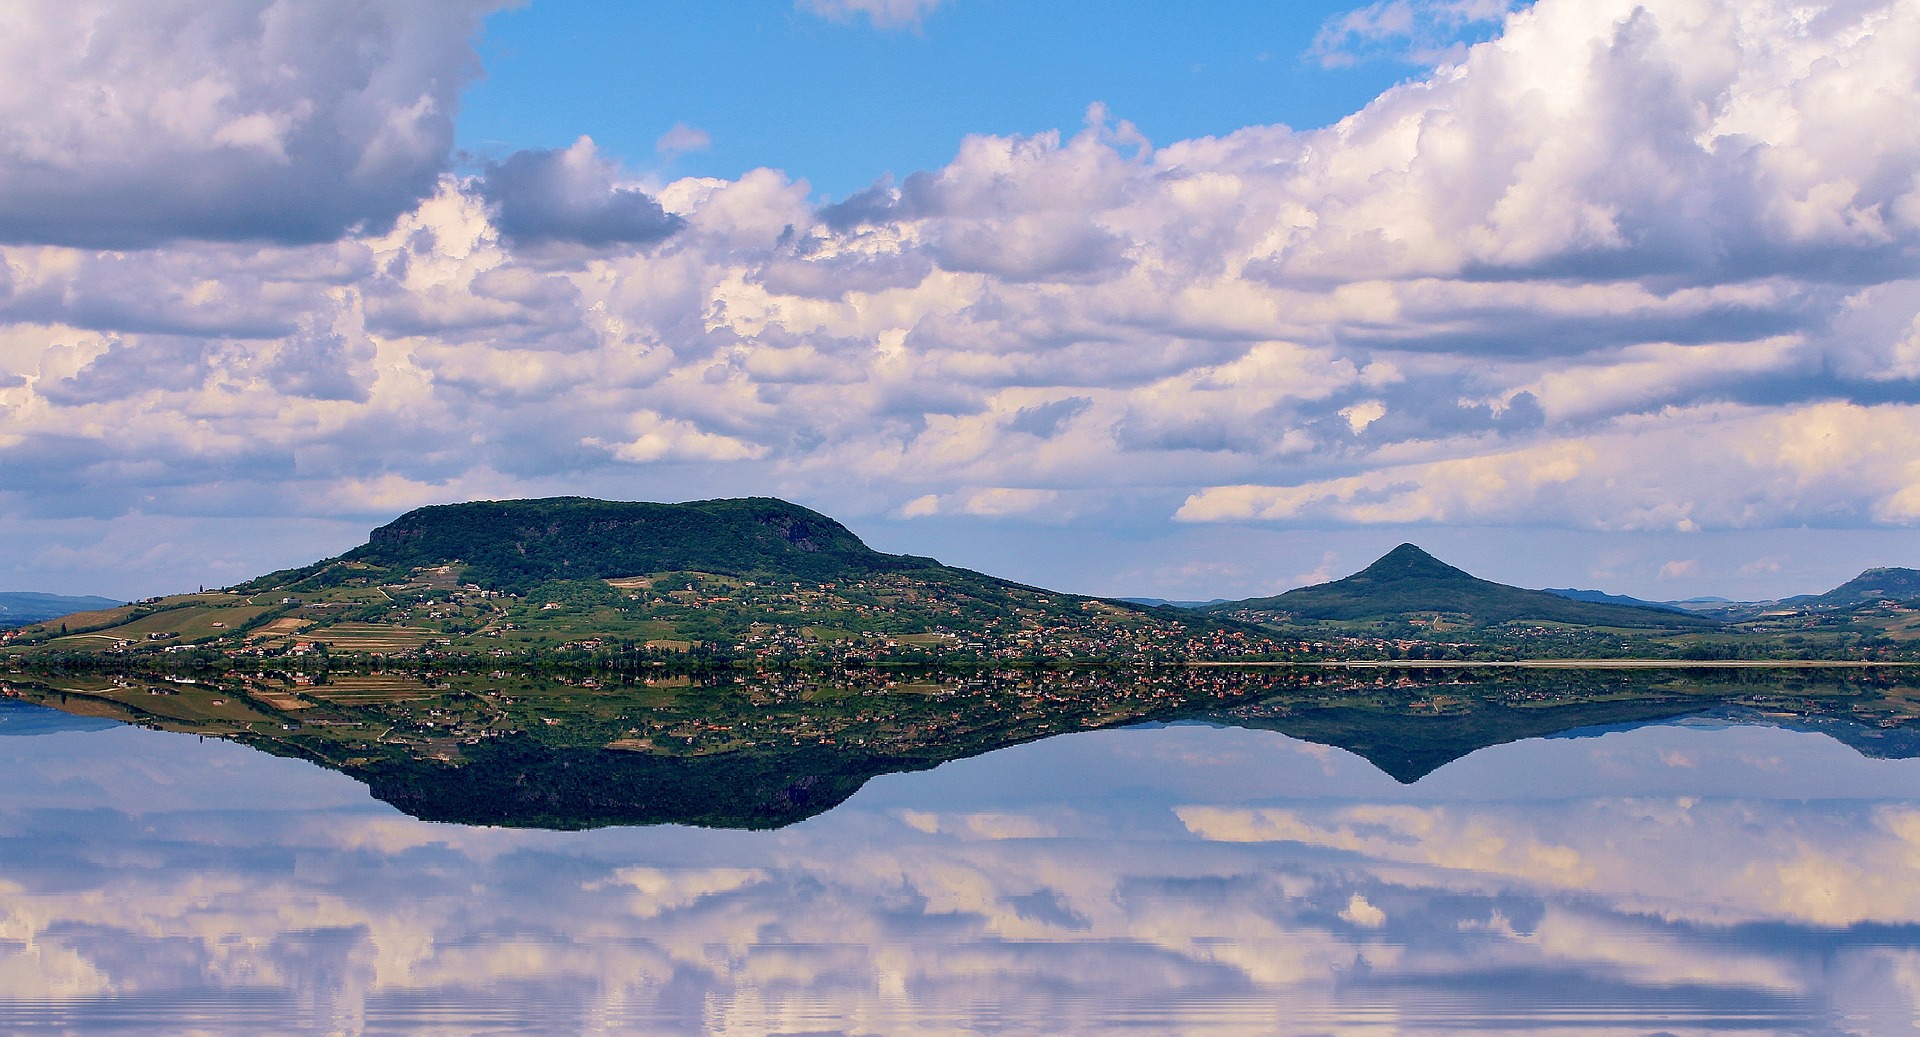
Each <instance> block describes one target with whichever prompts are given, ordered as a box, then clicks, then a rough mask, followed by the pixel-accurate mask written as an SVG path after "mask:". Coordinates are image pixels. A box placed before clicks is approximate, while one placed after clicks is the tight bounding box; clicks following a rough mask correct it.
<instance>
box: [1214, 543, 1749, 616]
mask: <svg viewBox="0 0 1920 1037" xmlns="http://www.w3.org/2000/svg"><path fill="white" fill-rule="evenodd" d="M1201 611H1202V612H1206V613H1209V614H1212V615H1223V616H1224V615H1233V616H1249V615H1258V616H1271V617H1273V618H1275V619H1286V620H1291V621H1294V622H1314V621H1318V620H1376V619H1400V618H1404V617H1407V616H1411V615H1418V614H1422V613H1428V614H1442V615H1449V616H1455V617H1462V618H1463V619H1464V622H1465V623H1467V624H1468V625H1473V626H1492V625H1495V624H1499V623H1509V622H1514V621H1518V620H1533V621H1538V622H1546V623H1573V624H1580V625H1585V626H1599V627H1630V628H1675V629H1680V628H1704V627H1713V626H1717V625H1718V624H1717V623H1715V622H1714V621H1713V620H1711V619H1706V618H1703V617H1700V616H1691V615H1685V614H1681V613H1677V612H1669V611H1666V610H1664V609H1656V608H1641V607H1638V606H1634V605H1617V604H1612V603H1609V602H1596V601H1576V600H1574V599H1571V598H1563V597H1561V596H1560V595H1558V594H1549V593H1547V592H1546V591H1535V590H1525V589H1523V588H1520V587H1509V586H1507V585H1506V584H1502V583H1494V582H1493V581H1491V580H1483V579H1480V578H1479V577H1477V576H1474V575H1472V574H1470V573H1467V572H1464V571H1462V570H1460V569H1456V568H1454V567H1453V566H1451V565H1448V564H1447V563H1445V562H1442V561H1441V560H1439V559H1438V558H1435V557H1434V556H1432V555H1430V554H1428V553H1426V552H1425V551H1422V550H1420V549H1419V548H1418V547H1415V546H1413V545H1412V544H1401V545H1400V546H1399V547H1396V548H1394V549H1393V550H1391V551H1389V552H1387V553H1386V554H1385V555H1384V556H1382V557H1381V558H1380V560H1379V561H1377V562H1374V563H1373V564H1372V565H1369V566H1367V567H1366V568H1365V569H1362V570H1360V571H1359V572H1357V573H1354V574H1353V575H1352V576H1349V577H1347V578H1346V579H1343V580H1334V581H1333V582H1331V583H1322V584H1318V585H1316V586H1312V587H1301V588H1299V589H1297V590H1290V591H1288V592H1286V593H1285V594H1278V595H1274V596H1273V597H1268V598H1251V599H1248V600H1245V601H1229V602H1225V603H1223V604H1219V605H1212V606H1209V607H1207V608H1205V609H1202V610H1201Z"/></svg>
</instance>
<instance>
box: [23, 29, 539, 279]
mask: <svg viewBox="0 0 1920 1037" xmlns="http://www.w3.org/2000/svg"><path fill="white" fill-rule="evenodd" d="M500 4H501V0H452V2H448V3H434V4H403V3H352V4H308V3H296V2H291V0H156V2H153V3H141V4H137V5H128V4H119V3H112V2H108V0H73V2H69V0H21V2H19V3H12V4H9V5H7V9H6V11H5V13H4V14H0V69H3V70H4V72H0V77H4V79H3V80H0V87H3V88H0V121H4V122H5V123H6V125H7V128H8V129H7V133H6V136H5V139H4V141H0V240H5V241H12V242H43V243H54V244H69V245H84V246H102V247H116V248H117V247H139V246H145V245H152V244H156V243H159V242H164V241H169V240H177V239H193V238H200V239H216V240H273V241H291V242H305V241H320V240H327V239H331V238H334V237H337V236H339V235H341V234H343V233H346V232H348V231H350V230H352V229H354V228H359V227H366V228H379V227H381V226H382V225H384V224H387V223H390V222H392V220H393V218H394V217H396V216H398V215H400V214H401V213H403V212H405V211H407V210H409V209H411V208H413V207H414V206H415V205H417V204H418V203H419V202H420V200H421V198H423V197H425V196H426V195H427V194H429V193H431V192H432V191H433V189H434V186H435V184H436V182H437V179H438V177H439V174H440V171H441V169H442V167H443V165H444V163H445V161H446V158H447V153H448V149H449V148H450V146H451V144H452V140H453V114H454V111H455V109H456V108H457V106H458V101H459V91H460V89H461V88H462V87H463V86H464V85H465V84H466V83H467V82H468V81H469V80H471V79H472V78H473V76H474V75H475V74H476V73H477V72H478V66H477V63H476V61H475V58H474V55H473V52H472V48H471V45H470V42H469V41H470V39H471V37H472V36H473V34H474V32H475V31H476V30H477V29H478V27H479V20H480V18H481V16H482V15H483V14H485V13H486V12H487V11H488V10H490V9H492V8H495V7H498V6H500Z"/></svg>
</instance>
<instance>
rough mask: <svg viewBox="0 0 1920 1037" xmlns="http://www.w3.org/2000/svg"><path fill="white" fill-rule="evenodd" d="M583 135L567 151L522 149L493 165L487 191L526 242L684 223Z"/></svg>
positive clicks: (634, 237) (663, 229)
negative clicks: (626, 181)
mask: <svg viewBox="0 0 1920 1037" xmlns="http://www.w3.org/2000/svg"><path fill="white" fill-rule="evenodd" d="M617 173H618V169H617V167H616V166H614V164H613V163H611V162H608V161H606V160H604V159H602V158H601V157H600V154H599V150H598V149H597V148H595V147H594V144H593V140H592V139H591V138H588V137H581V138H580V139H579V140H577V141H575V142H574V143H573V146H572V147H569V148H567V149H566V150H564V151H561V150H550V151H519V152H515V153H514V154H512V155H509V156H507V158H505V159H503V160H502V161H499V162H495V163H492V164H490V165H488V166H487V171H486V175H485V177H484V178H483V179H482V182H481V186H480V193H481V196H482V197H484V198H486V200H487V202H488V204H489V205H490V206H491V207H492V212H493V218H494V225H495V226H497V227H498V228H499V229H500V231H501V233H503V234H505V235H507V237H509V238H511V239H513V240H514V241H515V242H518V243H522V244H533V245H537V244H544V243H547V242H555V241H566V242H574V243H577V244H581V245H616V244H624V245H642V244H648V243H651V242H655V241H659V240H660V239H662V238H665V237H667V236H668V235H670V234H672V233H673V232H674V231H676V230H679V229H680V224H681V220H680V219H679V218H678V217H676V216H671V215H668V214H667V212H666V210H664V209H662V208H661V207H660V203H659V202H658V201H656V200H655V199H653V198H652V197H650V196H649V195H648V194H647V193H646V192H645V191H642V190H640V189H639V188H637V187H627V186H623V185H621V184H619V183H617V182H616V179H615V178H616V175H617Z"/></svg>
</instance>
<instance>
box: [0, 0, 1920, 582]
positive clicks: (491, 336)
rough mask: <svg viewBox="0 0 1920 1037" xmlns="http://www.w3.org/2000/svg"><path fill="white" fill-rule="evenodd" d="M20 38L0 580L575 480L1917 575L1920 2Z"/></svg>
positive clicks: (1341, 540)
mask: <svg viewBox="0 0 1920 1037" xmlns="http://www.w3.org/2000/svg"><path fill="white" fill-rule="evenodd" d="M0 77H4V86H5V89H4V90H0V119H3V120H4V124H5V125H6V126H7V127H8V132H7V133H6V134H5V135H4V136H0V543H4V544H6V545H7V549H6V550H5V551H4V552H0V589H19V590H44V591H55V592H65V593H98V594H107V595H110V596H116V597H134V596H143V595H147V594H154V593H165V592H172V591H179V590H183V589H191V588H192V587H194V586H199V585H208V586H212V585H220V584H224V583H230V582H235V581H238V580H240V579H243V578H246V577H249V576H252V575H256V574H258V573H261V572H264V571H268V570H271V569H275V568H281V567H285V566H290V565H295V564H299V563H302V562H306V561H309V560H312V559H314V558H317V557H321V556H325V555H329V554H333V553H337V552H339V551H342V550H345V549H347V548H349V547H351V546H353V545H355V544H357V543H359V542H361V541H362V540H363V539H364V537H365V534H366V531H367V530H368V529H370V528H372V527H373V526H375V525H378V524H380V523H382V522H385V521H388V520H390V519H392V518H393V517H395V516H397V515H398V514H400V513H401V512H403V511H405V510H408V509H410V508H413V507H418V506H421V505H425V504H433V503H444V502H450V501H458V500H469V499H477V498H502V497H522V496H545V495H554V494H583V495H589V496H598V497H604V498H612V499H633V500H688V499H700V498H706V497H716V496H748V495H772V496H780V497H785V498H787V499H790V500H794V501H797V502H799V503H802V504H805V505H807V506H810V507H813V508H816V509H818V510H821V511H823V512H825V513H827V514H829V515H832V516H834V517H836V518H838V519H840V520H842V521H843V522H845V523H846V524H847V525H848V526H850V527H851V528H852V529H853V530H854V531H855V532H857V533H859V534H860V535H861V536H863V537H864V538H866V539H867V540H868V542H869V543H871V544H873V545H874V546H876V547H879V548H881V549H884V550H891V551H907V552H912V553H916V554H930V555H933V556H936V557H939V558H941V559H942V560H944V561H948V562H951V563H954V564H960V565H966V566H969V567H972V568H976V569H981V570H984V571H988V572H993V573H996V574H998V575H1004V576H1008V577H1011V578H1015V579H1019V580H1022V581H1026V582H1031V583H1038V584H1042V585H1047V586H1052V587H1057V588H1060V589H1064V590H1071V591H1080V592H1088V593H1099V594H1116V595H1119V594H1127V595H1148V596H1158V597H1168V598H1182V599H1184V598H1202V599H1204V598H1213V597H1241V596H1246V595H1252V594H1262V593H1272V592H1275V591H1278V590H1283V589H1286V588H1288V587H1292V586H1297V585H1300V584H1304V583H1311V582H1318V581H1321V580H1325V579H1328V578H1332V577H1337V576H1341V575H1344V574H1346V573H1349V572H1352V571H1354V570H1356V569H1358V568H1360V567H1362V566H1364V565H1365V564H1366V563H1367V562H1368V561H1370V560H1371V559H1372V558H1373V557H1375V556H1377V555H1379V554H1381V553H1383V552H1384V551H1386V550H1387V549H1389V548H1391V547H1393V546H1394V545H1395V544H1397V543H1400V542H1402V541H1412V542H1416V543H1419V544H1421V545H1423V546H1425V547H1427V548H1428V549H1429V550H1432V551H1434V552H1435V553H1436V554H1438V555H1440V556H1441V557H1442V558H1444V559H1446V560H1448V561H1451V562H1454V563H1455V564H1458V565H1461V566H1463V567H1465V568H1467V569H1469V570H1470V571H1473V572H1475V573H1477V574H1480V575H1484V576H1487V577H1489V578H1493V579H1499V580H1503V581H1505V582H1510V583H1519V584H1524V585H1529V586H1580V587H1596V588H1600V589H1605V590H1611V591H1616V592H1624V593H1631V594H1637V595H1641V596H1644V597H1651V598H1660V599H1672V598H1683V597H1689V596H1694V595H1702V594H1719V595H1725V596H1729V597H1739V598H1765V597H1775V596H1780V595H1785V594H1791V593H1800V592H1812V591H1819V590H1823V589H1825V588H1827V587H1831V586H1833V585H1835V584H1837V583H1839V582H1840V581H1842V580H1844V579H1846V578H1847V577H1849V576H1851V575H1853V574H1854V573H1856V572H1858V571H1860V570H1861V569H1863V568H1866V567H1868V566H1875V565H1920V536H1917V535H1916V528H1915V527H1916V522H1920V446H1917V445H1916V444H1920V120H1915V119H1913V118H1912V111H1913V108H1914V103H1915V100H1916V98H1920V7H1916V6H1915V5H1914V4H1912V3H1909V2H1904V0H1830V2H1825V3H1793V4H1788V3H1785V2H1778V0H1643V2H1640V3H1633V2H1628V0H1539V2H1537V3H1534V4H1532V5H1526V6H1522V5H1518V4H1509V3H1507V2H1506V0H1381V2H1378V3H1374V4H1371V5H1368V6H1353V5H1351V4H1344V3H1301V4H1273V3H1250V2H1240V3H1229V2H1225V0H1218V2H1197V3H1193V4H1182V5H1165V4H1156V5H1150V4H1145V3H1115V4H1111V5H1101V6H1099V7H1097V8H1094V7H1092V6H1091V5H1067V4H1061V3H1033V4H1013V3H1009V2H1004V0H750V2H743V3H740V4H736V5H727V6H725V7H721V6H720V5H712V4H695V3H673V4H668V3H650V4H643V3H635V4H623V5H590V4H585V3H579V2H566V0H551V2H548V0H533V2H531V3H527V4H522V5H517V6H514V5H509V4H505V3H502V2H498V0H445V2H439V3H433V4H423V3H410V2H399V0H390V2H379V0H363V2H359V3H351V4H340V3H316V2H294V0H196V2H186V0H153V2H149V3H143V4H140V5H126V4H117V3H112V2H109V0H60V2H54V0H23V2H20V3H16V4H10V5H7V7H6V9H5V10H4V11H0Z"/></svg>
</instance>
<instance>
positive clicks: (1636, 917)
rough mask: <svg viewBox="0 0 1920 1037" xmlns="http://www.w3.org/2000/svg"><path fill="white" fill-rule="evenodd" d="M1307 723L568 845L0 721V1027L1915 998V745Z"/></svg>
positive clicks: (621, 1027)
mask: <svg viewBox="0 0 1920 1037" xmlns="http://www.w3.org/2000/svg"><path fill="white" fill-rule="evenodd" d="M1295 747H1296V743H1292V742H1290V741H1288V740H1286V739H1284V738H1281V737H1279V736H1277V735H1271V734H1265V733H1259V732H1246V731H1234V730H1216V729H1208V728H1190V727H1189V728H1168V729H1161V730H1151V731H1148V730H1140V731H1125V732H1107V733H1101V734H1094V735H1083V736H1076V737H1073V738H1069V739H1062V740H1056V741H1053V742H1047V743H1039V744H1035V745H1029V746H1023V747H1020V748H1017V749H1012V750H1007V751H1005V752H1002V753H997V754H993V755H992V756H989V757H983V758H980V759H977V760H972V761H966V762H963V763H960V764H956V765H950V766H948V767H943V768H940V769H939V770H937V771H934V772H930V773H926V774H920V775H901V776H894V777H892V778H887V779H882V780H881V781H878V782H875V783H874V786H873V787H871V788H870V789H869V790H867V791H866V792H863V793H862V794H861V795H859V796H857V797H855V799H854V800H852V801H851V802H850V803H848V804H847V805H846V806H845V807H843V808H842V809H840V810H837V811H835V812H833V813H830V814H828V815H826V816H823V817H821V818H817V819H815V820H814V821H811V822H808V823H806V824H803V825H800V826H797V827H794V828H790V829H786V830H783V831H780V832H773V833H747V832H707V831H699V830H693V829H683V828H654V829H626V830H605V831H597V832H585V833H555V832H534V831H510V830H499V829H473V828H461V827H458V826H449V825H434V824H427V823H422V822H415V821H411V820H408V819H405V818H402V817H399V816H398V815H396V814H394V813H392V812H391V811H388V810H386V809H384V808H382V807H379V806H378V805H374V804H371V803H370V802H369V801H368V800H367V799H366V797H365V795H364V793H361V792H359V791H358V790H357V788H356V787H355V786H352V785H351V783H343V782H342V781H341V780H340V779H339V778H338V776H337V775H330V774H326V773H325V772H321V771H317V770H313V769H311V768H308V767H306V766H304V765H302V764H298V763H293V762H289V761H284V760H274V759H270V758H267V757H263V756H258V755H254V754H250V753H247V752H245V751H244V750H240V749H237V748H235V747H233V746H229V745H225V744H221V743H199V742H196V741H194V740H192V739H187V738H181V737H177V736H162V735H155V734H151V733H147V732H138V731H130V730H121V731H114V732H107V733H101V734H80V733H68V734H54V735H49V736H47V737H45V738H37V739H14V740H7V745H6V746H5V748H6V750H7V752H6V753H5V755H0V782H3V783H4V787H6V788H8V789H9V793H8V798H7V800H6V802H7V804H8V810H7V812H6V813H4V814H0V882H4V885H0V1001H4V1003H0V1029H23V1028H26V1027H28V1026H30V1025H37V1026H44V1027H46V1028H49V1029H54V1030H66V1031H74V1032H85V1031H88V1030H90V1029H106V1028H111V1027H112V1026H116V1025H119V1024H120V1023H122V1022H124V1021H125V1020H126V1019H128V1018H133V1017H139V1018H142V1019H143V1020H145V1021H149V1022H151V1021H155V1020H158V1021H162V1022H165V1023H168V1024H170V1025H171V1026H172V1028H173V1029H175V1030H190V1029H193V1028H196V1027H199V1028H203V1029H210V1030H274V1029H280V1030H310V1031H320V1032H325V1031H329V1030H333V1031H338V1032H347V1033H353V1032H365V1031H383V1032H384V1031H392V1030H428V1031H434V1030H437V1031H440V1032H469V1031H473V1030H478V1029H487V1028H501V1029H505V1028H513V1027H521V1028H524V1029H528V1030H532V1031H536V1032H538V1031H546V1032H563V1033H574V1032H589V1033H590V1032H632V1031H644V1032H682V1033H703V1032H712V1033H728V1034H772V1033H888V1034H893V1033H910V1034H945V1033H979V1032H994V1033H1013V1034H1018V1033H1060V1032H1070V1033H1101V1032H1109V1031H1112V1032H1119V1031H1125V1032H1129V1033H1138V1032H1152V1033H1188V1032H1193V1033H1198V1032H1206V1033H1248V1034H1254V1033H1274V1032H1321V1031H1328V1030H1342V1031H1350V1032H1363V1033H1401V1032H1421V1031H1429V1030H1435V1029H1459V1028H1466V1029H1492V1028H1508V1027H1512V1026H1524V1027H1525V1028H1526V1029H1528V1030H1529V1031H1530V1032H1551V1031H1552V1030H1553V1029H1554V1028H1555V1027H1559V1028H1562V1029H1564V1030H1566V1031H1568V1032H1574V1031H1578V1032H1582V1033H1595V1032H1634V1033H1641V1032H1649V1031H1654V1030H1666V1031H1671V1032H1676V1033H1678V1032H1687V1031H1698V1030H1704V1029H1708V1028H1719V1029H1729V1028H1731V1029H1751V1030H1763V1031H1764V1030H1812V1031H1834V1032H1848V1031H1850V1032H1867V1033H1872V1032H1883V1031H1885V1030H1889V1029H1907V1028H1909V1024H1911V1023H1912V1022H1913V1021H1914V1019H1915V1015H1914V1012H1915V1007H1914V1006H1915V1004H1916V999H1920V881H1916V880H1917V879H1920V762H1916V761H1893V762H1889V761H1870V760H1865V759H1862V758H1860V757H1858V756H1855V755H1852V754H1851V753H1849V752H1847V751H1845V750H1840V751H1839V752H1835V751H1834V750H1835V749H1836V747H1835V746H1834V745H1833V743H1831V742H1829V741H1827V740H1825V739H1823V738H1820V737H1818V736H1814V735H1806V734H1795V733H1791V732H1784V731H1757V730H1753V729H1724V730H1699V729H1686V728H1651V729H1645V730H1640V731H1633V732H1624V733H1617V734H1609V735H1606V736H1604V737H1601V738H1595V739H1585V740H1580V741H1570V740H1556V741H1553V742H1530V743H1522V744H1519V745H1514V746H1507V747H1500V748H1497V749H1492V750H1488V751H1486V752H1483V753H1480V754H1476V755H1475V756H1474V757H1472V758H1469V759H1468V760H1463V761H1460V762H1459V763H1457V764H1455V765H1453V766H1450V767H1448V768H1446V769H1444V770H1443V771H1441V772H1438V773H1436V774H1435V775H1433V776H1431V777H1430V778H1429V779H1427V780H1425V781H1422V782H1421V783H1420V784H1419V785H1416V786H1413V787H1411V788H1405V789H1402V788H1399V787H1398V786H1395V785H1394V784H1393V783H1392V782H1391V781H1388V780H1384V779H1383V778H1382V777H1381V776H1380V775H1378V774H1377V772H1371V771H1370V770H1368V769H1366V768H1365V767H1364V765H1362V764H1360V763H1359V762H1358V761H1356V760H1354V759H1353V758H1352V757H1350V756H1347V755H1346V754H1342V753H1339V752H1333V753H1325V752H1312V753H1305V752H1299V751H1294V748H1295ZM1683 756H1684V758H1685V759H1687V760H1688V761H1690V763H1691V766H1684V767H1675V766H1671V765H1669V763H1668V762H1663V761H1671V760H1674V759H1678V758H1681V757H1683ZM1754 760H1770V761H1777V764H1776V765H1774V766H1772V767H1770V768H1767V769H1764V770H1763V769H1760V768H1757V767H1756V766H1754V764H1753V763H1752V762H1751V761H1754ZM76 773H87V774H89V775H90V776H91V777H90V780H89V782H88V784H87V787H86V788H84V789H83V788H79V787H76V785H75V784H74V778H73V776H74V775H75V774H76ZM1516 775H1528V776H1530V780H1526V781H1521V780H1516V778H1515V776H1516ZM155 782H158V784H155ZM89 790H91V791H89ZM1853 796H1858V797H1861V798H1850V797H1853ZM1809 797H1813V798H1809ZM1844 1016H1857V1017H1858V1018H1856V1019H1852V1020H1847V1019H1844V1018H1842V1017H1844ZM162 1028H163V1029H164V1027H162Z"/></svg>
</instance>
